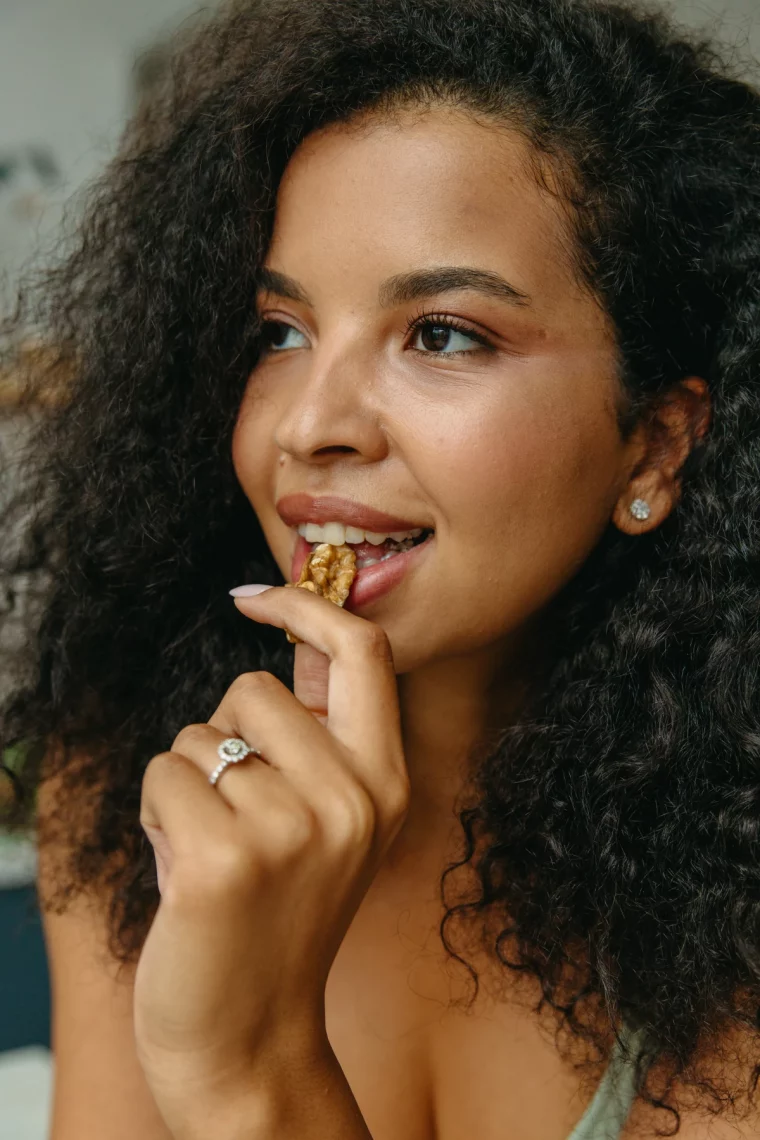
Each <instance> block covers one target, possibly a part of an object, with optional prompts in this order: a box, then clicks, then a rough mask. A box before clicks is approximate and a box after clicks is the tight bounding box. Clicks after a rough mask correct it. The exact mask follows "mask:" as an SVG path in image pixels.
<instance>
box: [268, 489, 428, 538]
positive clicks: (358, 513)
mask: <svg viewBox="0 0 760 1140" xmlns="http://www.w3.org/2000/svg"><path fill="white" fill-rule="evenodd" d="M276 508H277V513H278V515H279V516H280V518H281V519H282V521H283V522H284V523H286V524H287V525H288V526H298V525H299V524H300V523H319V524H324V523H328V522H339V523H343V525H344V526H355V527H358V528H361V529H362V530H368V531H371V532H373V533H374V534H390V533H391V531H397V530H416V529H417V527H420V526H422V525H423V524H422V523H419V522H416V521H414V520H410V519H401V518H396V516H395V515H389V514H386V513H385V511H378V510H376V509H375V508H374V507H367V506H365V505H364V504H363V503H356V502H354V501H353V500H352V499H341V498H340V497H339V496H337V495H322V496H320V497H319V498H316V499H314V498H312V497H311V495H306V494H304V493H303V492H299V493H298V494H294V495H285V496H283V498H282V499H278V501H277V503H276ZM423 529H429V528H425V527H423Z"/></svg>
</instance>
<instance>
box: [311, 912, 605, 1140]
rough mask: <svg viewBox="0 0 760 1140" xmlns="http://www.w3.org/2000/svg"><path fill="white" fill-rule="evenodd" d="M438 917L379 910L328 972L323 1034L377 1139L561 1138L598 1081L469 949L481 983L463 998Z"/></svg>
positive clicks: (462, 976) (461, 976) (463, 981)
mask: <svg viewBox="0 0 760 1140" xmlns="http://www.w3.org/2000/svg"><path fill="white" fill-rule="evenodd" d="M441 913H442V912H441ZM439 921H440V914H439V912H438V907H437V906H436V904H433V903H430V904H426V903H424V902H422V901H418V902H417V904H416V905H414V906H411V905H410V906H408V907H406V908H398V907H397V906H393V905H389V906H387V907H379V908H378V907H375V908H373V911H372V913H371V915H368V914H364V915H363V916H362V917H361V918H360V919H359V921H358V922H356V923H355V924H354V925H353V926H352V928H351V931H350V932H349V935H347V937H346V939H345V940H344V943H343V945H342V946H341V950H340V952H339V954H338V956H337V958H336V960H335V963H334V965H333V969H332V971H331V974H330V977H329V980H328V985H327V990H326V995H325V1002H326V1006H325V1008H326V1016H327V1032H328V1036H329V1039H330V1043H331V1045H332V1048H333V1050H334V1052H335V1054H336V1056H337V1057H338V1060H339V1062H340V1064H341V1066H342V1068H343V1071H344V1072H345V1074H346V1077H347V1079H348V1082H349V1084H350V1085H351V1088H352V1091H353V1093H354V1096H355V1097H356V1100H357V1102H358V1104H359V1107H360V1109H361V1110H362V1113H363V1115H364V1118H365V1120H366V1122H367V1125H368V1127H369V1130H370V1132H371V1134H372V1136H373V1140H471V1138H472V1137H474V1136H476V1137H478V1140H566V1138H567V1137H568V1136H569V1134H570V1133H571V1132H572V1129H573V1128H574V1126H575V1124H576V1123H577V1122H578V1120H579V1119H580V1118H581V1116H582V1115H583V1112H584V1110H585V1107H586V1105H587V1103H588V1101H589V1100H590V1098H591V1096H592V1095H593V1088H592V1087H591V1088H589V1087H588V1086H587V1087H585V1089H584V1088H582V1087H581V1079H580V1077H579V1075H578V1073H577V1072H576V1071H575V1070H574V1069H573V1068H572V1066H570V1065H568V1064H567V1063H566V1062H563V1060H562V1059H561V1057H560V1056H559V1053H558V1051H557V1048H556V1046H555V1044H554V1040H553V1037H552V1034H551V1031H550V1030H548V1029H547V1028H546V1024H545V1023H544V1025H543V1026H542V1025H541V1024H539V1022H538V1019H537V1016H536V1014H535V1013H533V1011H532V1009H531V1007H530V1003H529V1002H527V1001H525V1000H518V999H517V998H516V997H513V998H512V999H511V1000H510V999H509V998H507V999H505V998H504V996H503V993H502V994H500V995H499V996H498V997H497V996H494V993H493V987H491V986H489V984H488V981H489V979H488V977H487V976H486V975H485V974H481V969H480V968H479V967H480V964H479V963H476V960H475V958H474V956H469V955H468V956H467V960H468V961H470V962H472V964H473V965H474V966H476V968H477V969H478V973H479V976H480V977H481V986H482V989H481V994H480V996H479V997H478V999H477V1001H476V1002H475V1003H474V1004H473V1005H471V1006H470V1007H469V1008H468V1006H467V1003H466V999H467V997H468V995H471V993H472V989H471V986H470V985H468V978H469V975H468V974H467V971H466V970H465V969H464V967H462V966H459V965H457V964H456V963H454V962H452V961H451V960H450V959H449V958H448V956H447V955H446V953H445V950H444V948H443V946H442V944H441V940H440V934H439V931H438V923H439ZM491 969H492V970H493V966H492V967H491ZM499 976H500V979H501V974H500V975H499ZM500 985H501V988H502V990H503V980H501V981H500Z"/></svg>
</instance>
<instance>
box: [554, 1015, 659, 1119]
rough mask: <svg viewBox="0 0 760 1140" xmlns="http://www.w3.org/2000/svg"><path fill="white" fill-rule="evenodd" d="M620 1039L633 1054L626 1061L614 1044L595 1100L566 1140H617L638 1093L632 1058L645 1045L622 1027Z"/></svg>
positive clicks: (639, 1038)
mask: <svg viewBox="0 0 760 1140" xmlns="http://www.w3.org/2000/svg"><path fill="white" fill-rule="evenodd" d="M621 1037H622V1038H623V1039H624V1041H625V1043H626V1044H627V1045H628V1047H629V1048H630V1049H631V1051H632V1055H629V1057H628V1059H626V1058H625V1056H624V1055H623V1051H622V1048H621V1046H620V1043H619V1042H618V1041H616V1042H615V1045H614V1048H613V1050H612V1053H611V1055H610V1061H609V1064H608V1066H607V1068H606V1070H605V1072H604V1076H603V1077H602V1079H601V1081H600V1083H599V1087H598V1088H597V1090H596V1093H595V1094H594V1098H593V1100H592V1101H591V1103H590V1104H589V1106H588V1108H587V1109H586V1111H585V1112H584V1114H583V1116H582V1117H581V1119H580V1120H579V1121H578V1123H577V1124H576V1126H575V1128H574V1129H573V1131H572V1132H571V1133H570V1135H569V1136H568V1138H567V1140H619V1137H620V1134H621V1132H622V1131H623V1128H624V1126H625V1122H626V1120H627V1119H628V1116H629V1114H630V1111H631V1108H632V1106H633V1102H634V1101H635V1099H636V1095H637V1092H638V1089H637V1086H636V1066H635V1058H636V1055H637V1054H638V1053H639V1052H641V1051H642V1049H643V1044H644V1038H643V1034H641V1033H633V1032H631V1031H629V1030H626V1029H625V1028H623V1030H622V1031H621Z"/></svg>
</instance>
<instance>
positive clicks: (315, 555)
mask: <svg viewBox="0 0 760 1140" xmlns="http://www.w3.org/2000/svg"><path fill="white" fill-rule="evenodd" d="M355 577H356V551H355V550H352V549H351V547H350V546H346V545H345V544H344V545H343V546H333V545H332V543H330V542H321V543H320V544H319V546H316V547H315V548H314V550H312V552H311V554H309V555H308V556H307V558H306V560H305V562H304V564H303V566H302V567H301V573H300V575H299V578H298V581H297V582H287V583H286V585H288V586H293V587H295V588H296V589H299V588H300V589H302V590H310V591H311V592H312V594H319V595H320V596H321V597H323V598H327V600H328V602H334V603H335V605H336V606H342V605H343V604H344V602H345V600H346V598H347V597H348V592H349V590H350V589H351V583H352V582H353V580H354V578H355ZM285 636H286V637H287V639H288V641H289V642H291V644H293V645H297V644H300V642H301V638H300V637H295V636H294V635H293V634H292V633H291V632H290V630H289V629H286V630H285Z"/></svg>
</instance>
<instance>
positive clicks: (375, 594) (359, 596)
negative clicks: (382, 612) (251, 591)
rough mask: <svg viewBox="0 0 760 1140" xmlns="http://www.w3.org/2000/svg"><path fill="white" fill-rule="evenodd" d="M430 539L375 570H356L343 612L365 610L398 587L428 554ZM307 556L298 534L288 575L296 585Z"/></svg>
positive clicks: (307, 545)
mask: <svg viewBox="0 0 760 1140" xmlns="http://www.w3.org/2000/svg"><path fill="white" fill-rule="evenodd" d="M433 539H434V535H431V536H430V538H427V539H425V541H424V542H421V543H420V544H419V546H413V547H412V548H411V550H405V551H404V552H403V553H402V554H394V555H393V558H387V559H386V560H385V562H376V563H375V564H374V566H364V567H363V568H362V569H361V570H358V571H357V572H356V577H355V578H354V580H353V583H352V584H351V589H350V591H349V594H348V598H347V599H346V605H345V608H346V609H347V610H356V609H358V608H359V607H360V606H367V605H369V603H370V602H374V601H376V600H377V598H381V597H382V596H383V595H384V594H387V593H388V592H389V591H390V590H392V589H393V588H394V586H397V585H398V584H399V582H400V581H401V579H402V578H403V577H404V575H405V574H406V573H408V571H409V570H412V569H413V568H414V567H415V566H416V565H417V563H418V562H419V560H420V558H424V556H425V551H427V550H428V548H429V547H430V545H431V544H432V542H433ZM310 552H311V543H309V542H307V541H306V539H305V538H303V537H302V535H300V534H299V535H298V538H297V540H296V548H295V551H294V552H293V564H292V566H291V571H290V580H291V582H297V581H298V579H299V577H300V575H301V569H302V567H303V564H304V562H305V561H306V559H307V557H308V555H309V554H310Z"/></svg>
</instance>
